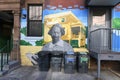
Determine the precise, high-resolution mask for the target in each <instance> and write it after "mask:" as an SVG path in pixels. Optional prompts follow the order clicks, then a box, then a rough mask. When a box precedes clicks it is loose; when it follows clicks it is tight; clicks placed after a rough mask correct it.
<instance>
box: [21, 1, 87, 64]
mask: <svg viewBox="0 0 120 80" xmlns="http://www.w3.org/2000/svg"><path fill="white" fill-rule="evenodd" d="M83 1H84V0H55V1H52V0H46V1H45V3H44V4H45V5H44V9H43V19H42V23H43V24H44V22H45V20H44V19H45V16H48V15H52V14H61V13H67V12H68V13H69V12H70V14H72V16H74V18H75V19H77V21H78V22H80V23H81V24H82V25H83V26H84V27H85V28H86V27H87V25H88V24H87V17H88V15H87V14H88V10H87V8H85V6H84V2H83ZM21 15H22V17H21V30H20V34H21V38H20V40H21V41H20V46H21V47H20V49H21V50H20V51H21V56H22V57H21V58H22V59H21V60H22V64H23V65H26V64H27V65H31V64H28V63H30V61H29V60H28V59H27V58H26V57H25V55H26V53H27V52H31V53H36V52H37V51H39V50H41V48H42V44H43V43H44V36H42V37H28V36H27V10H26V9H25V8H23V9H22V13H21ZM70 16H71V15H70ZM72 16H71V17H72ZM67 22H68V23H70V22H69V21H67ZM43 28H45V27H44V26H43ZM84 33H86V32H84ZM45 34H47V33H45ZM69 35H70V34H69ZM86 40H87V39H86V38H85V44H86ZM71 44H73V45H74V44H76V45H77V46H76V45H75V46H73V47H76V48H77V47H78V42H75V41H72V43H71ZM76 51H77V49H76ZM83 51H84V49H83Z"/></svg>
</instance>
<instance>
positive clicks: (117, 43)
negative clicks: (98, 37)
mask: <svg viewBox="0 0 120 80" xmlns="http://www.w3.org/2000/svg"><path fill="white" fill-rule="evenodd" d="M112 14H113V15H112V16H113V17H112V18H113V19H112V28H114V30H113V34H112V49H113V51H118V52H119V51H120V4H118V5H117V6H116V7H115V8H114V9H113V13H112ZM117 29H119V30H117Z"/></svg>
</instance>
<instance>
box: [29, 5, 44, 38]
mask: <svg viewBox="0 0 120 80" xmlns="http://www.w3.org/2000/svg"><path fill="white" fill-rule="evenodd" d="M30 6H42V12H41V20H30V19H29V15H30V14H29V11H30ZM42 18H43V4H28V6H27V36H28V37H41V36H42V25H41V35H39V36H37V35H34V36H33V35H30V33H29V32H30V31H31V30H29V28H30V26H29V24H30V22H31V21H32V22H41V23H42Z"/></svg>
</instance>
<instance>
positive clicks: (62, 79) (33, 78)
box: [0, 66, 120, 80]
mask: <svg viewBox="0 0 120 80" xmlns="http://www.w3.org/2000/svg"><path fill="white" fill-rule="evenodd" d="M96 74H97V72H96V71H91V70H89V72H88V73H87V74H81V73H77V72H76V73H74V74H65V73H64V72H63V71H61V72H51V70H49V71H48V72H41V71H39V70H38V67H33V66H32V67H27V66H26V67H20V68H18V69H16V70H14V71H12V72H10V73H8V74H7V75H5V76H3V77H0V80H95V76H96ZM101 77H102V80H120V77H117V76H116V75H114V74H113V73H111V72H110V71H102V72H101Z"/></svg>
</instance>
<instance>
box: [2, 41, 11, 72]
mask: <svg viewBox="0 0 120 80" xmlns="http://www.w3.org/2000/svg"><path fill="white" fill-rule="evenodd" d="M9 53H10V45H9V41H7V44H6V45H5V46H3V47H2V48H1V49H0V71H3V67H4V65H6V64H8V61H9Z"/></svg>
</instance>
